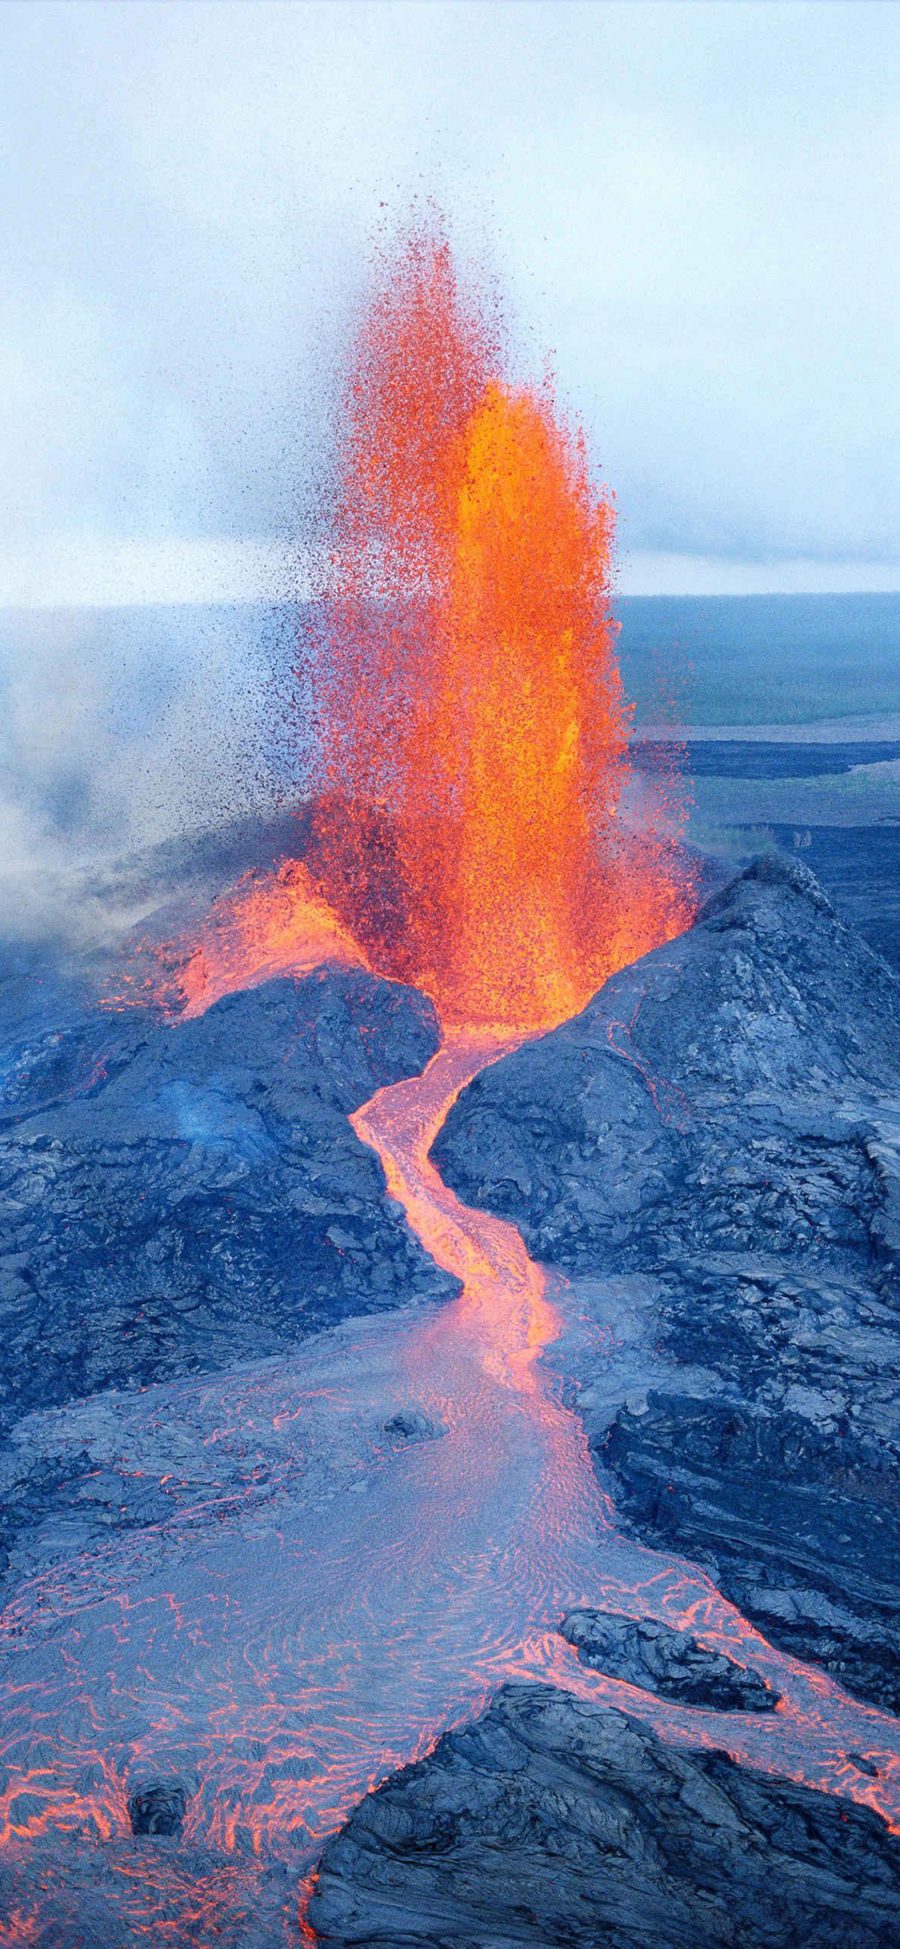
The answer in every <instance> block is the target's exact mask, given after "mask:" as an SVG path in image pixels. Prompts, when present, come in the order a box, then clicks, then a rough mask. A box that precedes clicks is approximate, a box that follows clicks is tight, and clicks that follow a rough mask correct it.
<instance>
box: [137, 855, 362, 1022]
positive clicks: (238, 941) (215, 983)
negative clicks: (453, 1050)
mask: <svg viewBox="0 0 900 1949" xmlns="http://www.w3.org/2000/svg"><path fill="white" fill-rule="evenodd" d="M325 962H332V963H337V964H338V965H339V966H341V967H346V968H352V967H363V968H364V967H366V966H367V962H366V957H365V955H364V954H363V952H362V949H361V948H360V947H359V946H358V945H357V943H356V941H354V939H353V937H352V935H351V934H350V933H349V932H348V930H347V929H346V927H344V926H343V925H342V923H341V922H340V921H339V920H338V917H337V915H336V914H335V913H333V912H332V910H331V908H330V907H329V906H328V905H327V903H326V901H325V900H323V898H322V896H321V894H319V893H318V892H317V891H316V889H315V887H314V886H313V883H312V880H311V879H310V876H309V873H308V871H307V869H306V867H305V866H304V865H303V864H302V863H301V862H300V861H299V860H285V861H284V862H283V864H282V865H281V866H280V867H279V868H278V871H277V872H275V873H272V874H267V875H259V874H253V873H247V874H245V875H244V877H243V879H241V880H239V881H238V882H237V885H236V886H235V887H233V888H232V890H231V892H230V893H229V894H227V895H225V896H224V897H223V899H221V900H220V901H218V902H217V903H216V905H215V907H214V908H213V910H212V913H211V914H210V916H209V919H208V920H207V921H206V923H205V925H204V926H203V928H202V930H201V933H200V936H199V939H198V940H197V941H196V942H195V944H194V946H193V947H192V948H191V950H190V952H189V953H188V955H187V958H186V959H184V960H182V961H181V962H180V963H179V964H178V966H177V968H176V970H175V972H174V973H173V974H172V975H171V977H169V978H167V979H166V981H165V982H157V984H156V987H157V992H161V990H162V988H163V987H165V989H166V991H167V992H166V999H167V1000H168V1001H169V1002H170V1004H171V1005H172V1006H173V1007H174V1008H176V1009H177V1012H178V1013H179V1014H180V1015H181V1016H182V1017H183V1018H185V1019H187V1018H189V1017H190V1016H193V1015H202V1014H203V1013H204V1011H205V1010H206V1009H207V1008H209V1007H210V1006H211V1005H212V1003H213V1002H217V1001H218V1000H219V999H220V997H221V996H222V995H229V994H232V993H234V991H235V990H237V989H240V988H256V987H258V986H259V985H260V983H261V982H263V981H271V980H272V979H273V977H274V976H276V975H287V974H292V975H304V974H311V973H312V970H313V969H314V968H318V967H321V966H322V965H323V963H325Z"/></svg>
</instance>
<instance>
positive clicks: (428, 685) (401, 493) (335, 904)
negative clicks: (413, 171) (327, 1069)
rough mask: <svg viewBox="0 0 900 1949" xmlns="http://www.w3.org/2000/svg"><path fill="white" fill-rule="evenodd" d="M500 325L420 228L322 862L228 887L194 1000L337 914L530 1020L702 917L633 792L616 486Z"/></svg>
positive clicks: (328, 662)
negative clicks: (614, 582) (594, 468)
mask: <svg viewBox="0 0 900 1949" xmlns="http://www.w3.org/2000/svg"><path fill="white" fill-rule="evenodd" d="M500 339H501V334H500V331H499V329H498V328H497V326H496V323H495V321H494V318H493V315H492V313H491V311H490V308H489V306H488V305H487V303H486V302H485V300H484V299H483V298H482V297H481V296H480V294H479V293H478V292H477V290H476V291H475V292H467V291H466V290H465V289H464V287H463V284H462V281H461V279H460V277H459V276H458V274H457V272H456V269H455V267H454V263H453V260H452V257H451V253H450V249H449V246H448V244H447V242H446V240H445V239H444V238H443V237H442V236H441V234H440V232H439V231H436V230H435V229H434V228H431V227H428V226H425V227H422V228H420V229H418V230H416V231H415V232H414V233H413V234H412V235H411V237H410V238H409V239H408V240H407V242H406V244H405V245H404V247H403V248H402V250H401V251H400V252H399V255H398V256H397V257H396V258H392V259H391V260H390V261H389V262H388V263H386V264H385V266H384V267H383V276H382V279H381V282H380V284H379V287H378V289H377V290H376V292H375V294H374V296H373V297H372V300H371V303H370V305H369V307H368V309H367V311H366V313H365V315H364V316H363V318H362V321H361V323H360V325H359V330H358V333H357V338H356V343H355V347H354V351H353V356H352V360H351V366H350V373H349V377H348V379H347V382H346V387H345V391H344V396H343V408H342V413H341V419H340V434H339V440H338V453H337V462H336V481H335V487H334V492H333V500H332V506H331V515H330V523H329V539H328V545H327V548H326V550H325V559H326V573H325V578H324V582H325V586H324V587H323V589H322V591H321V597H320V600H319V602H318V603H317V604H316V605H315V608H314V611H313V619H312V621H311V622H310V623H309V626H308V628H307V630H306V633H305V637H304V641H303V644H302V646H301V657H300V664H301V669H302V675H303V680H304V686H305V688H306V690H307V693H308V695H310V696H311V698H312V701H313V717H314V725H315V755H314V758H313V762H312V768H311V776H310V778H309V780H308V787H307V789H308V790H309V791H310V792H311V795H312V800H313V805H314V812H313V824H312V836H311V841H310V843H309V845H308V848H307V851H306V857H305V870H304V871H303V872H302V874H301V875H298V873H297V870H296V869H293V870H292V873H291V875H290V877H289V882H288V885H287V886H286V884H285V874H284V870H282V872H281V874H280V875H279V876H278V877H277V878H276V880H275V881H274V882H272V883H269V884H268V885H266V884H262V885H260V884H254V885H253V886H252V887H250V888H243V887H242V888H239V889H237V890H236V893H235V894H234V895H233V896H232V899H231V900H230V901H228V902H226V903H225V906H224V910H223V911H221V912H220V913H219V914H218V915H217V916H216V922H215V926H214V927H213V929H212V930H211V932H210V934H209V937H208V938H207V939H205V940H204V942H203V943H202V944H201V948H200V950H199V955H198V956H196V957H194V958H193V959H192V961H191V963H190V965H189V969H188V974H187V978H186V981H185V984H184V992H185V994H186V996H187V999H188V1003H189V1006H190V1007H192V1008H196V1007H197V1006H198V1005H200V1006H202V1005H203V998H204V996H206V998H207V999H210V1000H211V999H213V998H214V997H215V996H216V995H217V994H219V993H221V992H223V989H224V988H227V987H233V986H239V985H243V984H245V983H246V982H247V981H248V980H254V979H259V978H260V971H265V972H267V973H271V972H273V970H274V969H275V968H278V967H280V968H287V967H290V966H291V965H295V966H296V967H298V968H304V967H306V966H308V965H309V960H308V949H309V942H310V939H311V938H315V937H316V934H317V931H318V936H319V938H320V953H319V956H318V958H319V959H324V958H329V957H331V955H332V954H334V953H336V954H337V956H338V958H344V957H345V956H346V954H347V952H348V936H350V937H352V939H353V940H354V941H356V942H358V943H359V949H360V950H361V958H362V957H364V958H365V959H366V960H367V962H368V964H369V965H370V966H371V967H372V968H374V969H376V970H377V971H378V972H381V973H386V974H390V975H394V976H397V977H399V978H401V979H403V980H406V981H410V982H413V983H414V984H415V985H416V986H417V987H420V988H422V989H424V990H425V992H426V993H428V994H429V995H430V996H431V997H432V998H433V1000H434V1001H435V1002H436V1004H437V1006H438V1008H439V1011H440V1014H441V1017H442V1020H443V1021H444V1022H445V1023H447V1024H457V1025H459V1024H468V1025H479V1026H493V1027H496V1028H498V1029H499V1030H502V1031H503V1032H506V1033H508V1032H509V1031H510V1030H514V1031H518V1032H519V1033H529V1032H533V1031H535V1030H539V1029H544V1028H548V1027H551V1026H553V1025H554V1024H555V1023H557V1022H560V1021H562V1020H564V1019H565V1018H567V1017H568V1016H570V1015H571V1014H573V1013H574V1012H575V1011H577V1010H578V1009H579V1008H581V1007H583V1006H584V1004H585V1002H586V1001H587V1000H588V998H589V997H590V995H592V994H593V993H594V992H595V991H596V989H597V988H598V987H599V986H600V984H601V983H602V982H603V981H604V980H605V979H606V978H607V976H608V975H610V974H611V973H613V972H614V970H615V969H617V968H619V967H621V966H623V965H624V964H626V963H628V962H630V961H633V960H635V959H636V958H637V957H638V956H639V955H641V954H643V953H645V952H646V951H647V949H649V948H651V947H654V946H656V945H658V943H659V942H661V941H664V940H667V939H670V938H671V937H672V936H673V935H674V934H676V933H678V932H679V931H680V930H681V929H682V928H683V927H684V926H685V925H686V924H687V922H688V920H689V918H690V913H691V905H692V903H691V889H690V885H689V882H688V875H687V873H686V870H685V866H684V863H683V860H679V858H678V850H677V840H678V835H679V823H680V822H679V816H678V805H677V796H676V795H675V794H673V793H671V792H670V794H669V798H668V802H664V801H663V799H662V798H661V796H660V795H659V794H657V796H656V798H652V797H651V795H650V794H649V793H648V790H647V788H646V784H645V787H644V791H643V795H642V800H641V804H640V806H639V807H638V806H637V805H636V803H635V802H634V795H633V790H632V787H633V780H632V777H631V773H630V767H629V764H628V736H629V725H630V709H629V706H628V704H627V703H626V700H625V698H624V695H623V690H622V683H621V678H620V674H619V669H618V665H617V661H616V655H615V644H616V625H615V623H614V621H613V620H612V616H611V613H610V571H611V555H612V540H613V507H612V502H611V500H610V498H609V496H608V495H607V494H606V493H605V492H603V491H598V489H597V488H596V487H595V486H594V484H593V481H592V478H591V473H590V469H589V465H588V459H587V454H586V449H585V443H584V439H583V437H582V435H581V434H580V433H578V432H573V431H572V430H571V429H570V427H569V426H567V424H566V423H565V420H564V419H563V417H562V415H561V414H560V412H559V410H558V408H557V405H556V402H555V399H554V394H553V389H552V386H551V384H550V382H549V380H545V381H544V382H543V383H542V384H540V385H537V386H535V385H522V384H519V385H517V384H515V383H513V382H512V381H511V380H510V379H509V378H508V377H507V376H506V374H505V372H504V370H503V360H502V358H501V353H500ZM322 902H325V903H327V906H328V907H329V908H330V909H331V910H332V916H333V915H337V916H339V921H337V922H336V921H335V920H334V918H333V917H329V915H328V914H327V913H326V912H325V910H324V908H323V907H322V905H321V903H322ZM292 912H293V919H292ZM292 927H293V929H294V931H295V934H296V955H295V957H294V958H293V961H292V956H291V932H292ZM351 952H352V950H351Z"/></svg>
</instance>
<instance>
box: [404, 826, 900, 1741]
mask: <svg viewBox="0 0 900 1949" xmlns="http://www.w3.org/2000/svg"><path fill="white" fill-rule="evenodd" d="M898 1101H900V981H898V979H897V977H896V975H895V974H894V973H893V972H892V971H891V969H889V968H888V967H887V966H886V964H885V963H884V962H883V961H881V960H880V959H879V957H878V956H877V955H876V954H874V953H873V952H872V951H871V950H870V949H869V948H868V947H866V945H865V944H864V943H863V942H862V941H861V940H859V939H858V938H857V937H856V936H854V935H853V934H852V933H851V932H849V931H848V929H847V928H846V927H845V926H844V925H843V924H842V923H841V922H840V921H838V920H837V919H836V917H835V915H834V913H833V912H832V910H831V907H830V906H829V903H828V901H827V899H826V898H825V895H824V894H823V893H822V891H821V888H820V887H819V886H818V885H817V883H816V881H815V880H814V879H813V878H812V875H811V874H809V873H808V872H807V871H806V869H805V868H804V867H802V866H800V865H798V864H797V863H795V862H792V861H782V860H780V859H779V858H778V857H774V858H766V859H763V860H760V861H757V862H756V863H755V864H754V865H753V866H751V867H750V868H749V869H748V870H747V871H746V872H745V873H743V874H742V875H741V876H740V877H739V878H738V879H737V880H735V881H733V882H732V884H731V885H730V886H729V887H727V888H725V889H724V890H722V891H720V892H719V893H717V894H716V895H714V896H713V898H712V899H711V900H710V901H709V902H708V903H707V905H706V907H705V908H704V909H703V911H702V912H701V914H700V917H699V919H698V921H697V924H696V925H695V926H694V927H693V928H692V929H691V930H690V931H689V932H688V933H687V934H685V935H683V936H682V937H681V938H680V939H678V940H676V941H672V942H670V943H669V944H668V945H667V946H665V947H662V948H659V949H658V950H657V951H656V952H655V953H654V954H650V955H648V956H647V957H646V958H645V959H644V960H643V961H640V962H638V963H637V964H636V965H635V966H634V967H631V968H628V969H626V970H624V971H623V972H622V973H621V974H619V975H617V976H615V977H614V978H613V979H612V980H611V981H610V982H608V983H607V985H606V987H605V988H603V989H602V990H601V991H600V993H599V994H598V995H597V996H596V997H595V998H594V1000H593V1001H592V1002H591V1003H590V1005H589V1006H588V1008H587V1009H585V1011H584V1012H583V1014H582V1015H580V1016H579V1017H578V1018H577V1019H576V1020H575V1021H572V1022H569V1023H567V1024H565V1026H564V1027H562V1028H560V1029H557V1030H556V1031H555V1032H554V1033H553V1034H551V1035H547V1036H544V1037H543V1038H542V1039H541V1040H539V1041H536V1042H533V1043H530V1044H528V1045H526V1046H525V1047H523V1048H522V1049H520V1050H518V1051H517V1052H516V1053H515V1054H514V1055H513V1056H510V1057H508V1058H507V1059H506V1060H505V1061H503V1062H500V1063H497V1064H496V1065H494V1066H493V1067H492V1068H490V1069H488V1070H486V1071H485V1072H484V1074H483V1075H481V1076H480V1077H478V1078H477V1079H476V1081H475V1082H474V1083H472V1084H471V1085H470V1087H469V1088H468V1089H467V1090H466V1091H464V1092H463V1094H462V1096H461V1097H460V1100H459V1102H458V1103H457V1105H456V1106H455V1108H454V1109H453V1110H452V1111H451V1113H450V1116H449V1118H448V1120H447V1123H446V1124H445V1126H444V1129H443V1131H442V1132H441V1133H440V1135H439V1137H438V1140H437V1143H436V1145H435V1149H434V1156H435V1160H436V1162H437V1164H438V1167H439V1169H440V1170H441V1172H442V1174H443V1176H444V1177H445V1179H446V1180H447V1181H448V1182H449V1183H450V1184H451V1185H452V1187H453V1189H454V1190H455V1191H456V1192H458V1193H459V1195H460V1196H461V1197H462V1198H464V1199H465V1200H466V1201H467V1202H468V1203H470V1204H475V1205H479V1206H487V1207H488V1208H489V1209H491V1210H493V1211H496V1212H498V1213H500V1214H501V1215H502V1216H504V1217H506V1218H510V1219H512V1220H513V1222H514V1223H515V1224H517V1225H518V1226H519V1227H520V1228H521V1230H522V1232H523V1234H524V1236H525V1238H526V1241H527V1243H528V1245H529V1247H530V1249H531V1250H532V1251H533V1252H534V1254H535V1256H537V1257H538V1258H540V1259H543V1260H545V1261H549V1262H550V1263H552V1264H555V1265H558V1266H561V1267H563V1268H564V1269H565V1270H566V1271H567V1272H569V1273H570V1274H574V1275H576V1276H578V1275H581V1274H584V1275H600V1276H601V1277H602V1276H604V1275H605V1276H607V1277H613V1276H616V1277H618V1276H621V1275H622V1274H637V1275H640V1276H641V1278H642V1279H643V1280H644V1281H645V1283H649V1285H650V1286H652V1288H653V1290H654V1292H655V1328H654V1342H655V1355H656V1364H657V1366H658V1367H659V1366H660V1365H661V1366H662V1367H663V1369H664V1370H666V1378H665V1381H664V1382H663V1381H662V1380H658V1384H657V1385H655V1386H651V1387H650V1388H649V1390H648V1392H647V1397H646V1400H645V1401H644V1402H643V1403H642V1405H641V1408H640V1411H639V1412H634V1411H632V1410H631V1409H630V1408H628V1407H625V1406H623V1407H622V1409H621V1410H620V1412H619V1414H618V1416H617V1417H616V1419H615V1422H614V1425H613V1426H612V1427H611V1428H610V1425H609V1415H608V1413H604V1414H603V1416H602V1417H598V1418H597V1419H596V1421H595V1420H592V1416H591V1410H590V1408H589V1407H586V1408H585V1410H584V1412H585V1419H586V1423H587V1427H588V1432H589V1435H590V1437H591V1440H592V1443H593V1446H594V1450H595V1455H596V1459H597V1463H598V1466H599V1467H600V1468H601V1469H602V1470H603V1471H604V1473H605V1475H606V1476H607V1479H608V1480H609V1481H610V1486H612V1488H613V1491H614V1494H615V1496H616V1500H617V1502H618V1505H619V1507H620V1509H621V1511H622V1512H623V1515H624V1516H625V1517H626V1518H627V1520H628V1521H629V1522H630V1524H631V1525H632V1527H633V1529H634V1530H635V1531H636V1532H637V1533H638V1534H639V1535H641V1536H642V1537H643V1538H644V1539H645V1540H647V1541H649V1542H651V1543H654V1544H661V1545H662V1546H664V1547H665V1548H667V1549H669V1550H672V1549H675V1550H677V1551H679V1552H681V1553H683V1554H685V1555H687V1556H689V1557H691V1558H693V1559H694V1560H696V1561H700V1562H702V1563H705V1564H707V1565H708V1566H709V1567H710V1568H711V1570H712V1572H713V1574H714V1575H715V1576H716V1578H717V1580H718V1582H719V1584H720V1587H721V1588H722V1589H723V1590H724V1592H725V1593H726V1595H727V1596H729V1597H730V1598H732V1599H733V1600H734V1601H735V1602H736V1603H737V1604H738V1605H739V1606H740V1608H741V1609H742V1610H743V1611H744V1612H745V1613H746V1614H748V1615H749V1616H750V1617H752V1618H753V1619H754V1620H755V1621H756V1622H757V1623H758V1624H759V1625H760V1627H761V1629H762V1630H763V1631H764V1632H765V1633H766V1635H767V1636H769V1637H770V1638H772V1639H773V1640H775V1641H777V1642H780V1643H782V1644H784V1645H785V1646H786V1648H787V1649H789V1650H790V1651H792V1652H794V1653H796V1654H797V1655H798V1656H801V1657H809V1656H811V1657H813V1658H816V1659H819V1660H821V1661H822V1663H823V1664H825V1665H826V1666H827V1667H828V1669H829V1670H830V1671H831V1672H832V1673H833V1674H834V1675H835V1676H836V1677H837V1678H838V1679H840V1680H841V1681H842V1682H843V1683H844V1684H845V1685H847V1686H849V1687H850V1688H851V1689H855V1690H858V1691H861V1692H863V1693H865V1694H866V1695H867V1696H870V1697H872V1698H874V1699H876V1700H877V1701H878V1702H879V1703H882V1704H887V1705H890V1706H894V1707H896V1706H897V1705H898V1704H900V1690H898V1672H900V1661H898V1657H897V1639H896V1629H895V1616H896V1597H897V1592H896V1565H897V1563H898V1562H900V1505H898V1501H897V1497H896V1492H895V1489H894V1487H893V1486H892V1485H893V1484H895V1483H896V1479H897V1465H898V1461H900V1431H898V1425H897V1414H896V1401H897V1398H898V1384H900V1336H898V1302H900V1112H898ZM585 1303H590V1302H585ZM597 1304H598V1306H602V1301H601V1300H598V1301H597ZM586 1360H587V1366H588V1371H587V1374H586V1375H585V1379H586V1380H587V1381H589V1380H590V1366H589V1356H587V1357H586ZM598 1371H599V1370H598ZM657 1379H658V1377H657ZM585 1391H586V1392H587V1394H588V1396H589V1393H590V1390H589V1388H588V1389H586V1390H585Z"/></svg>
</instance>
